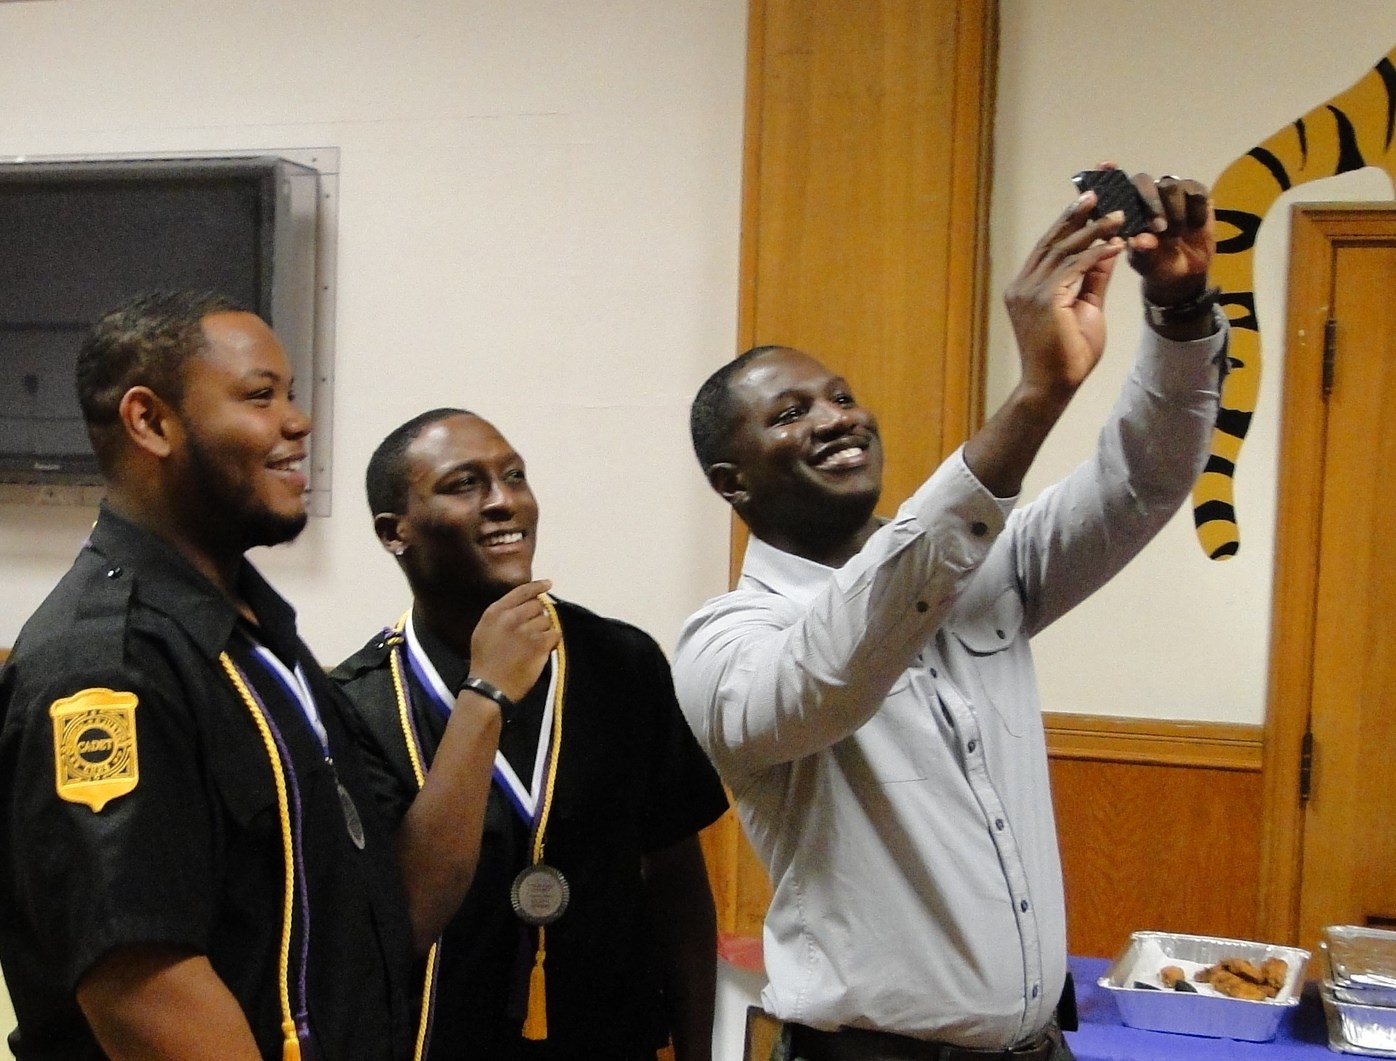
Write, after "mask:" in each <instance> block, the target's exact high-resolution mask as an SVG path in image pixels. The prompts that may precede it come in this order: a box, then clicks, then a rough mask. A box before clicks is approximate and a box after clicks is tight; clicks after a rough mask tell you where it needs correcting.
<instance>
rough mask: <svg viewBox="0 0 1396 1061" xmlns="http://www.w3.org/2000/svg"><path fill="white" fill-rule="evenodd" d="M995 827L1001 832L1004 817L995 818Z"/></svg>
mask: <svg viewBox="0 0 1396 1061" xmlns="http://www.w3.org/2000/svg"><path fill="white" fill-rule="evenodd" d="M994 828H995V829H998V830H999V831H1000V832H1001V831H1002V830H1003V819H1002V818H995V819H994Z"/></svg>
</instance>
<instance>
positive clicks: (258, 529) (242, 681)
mask: <svg viewBox="0 0 1396 1061" xmlns="http://www.w3.org/2000/svg"><path fill="white" fill-rule="evenodd" d="M291 384H292V381H291V378H290V372H289V368H288V364H287V358H286V355H285V352H284V351H283V350H282V348H281V346H280V344H279V343H278V342H277V340H276V337H275V335H273V334H272V332H271V330H270V329H269V328H268V327H267V326H266V324H264V323H263V322H262V321H261V320H260V319H259V318H257V317H256V316H254V315H252V314H250V313H246V312H243V311H242V310H240V309H239V308H238V307H236V306H235V305H233V304H232V303H230V302H228V301H227V300H225V299H222V298H219V297H218V296H195V295H188V294H171V295H157V296H149V297H145V298H142V299H138V300H136V301H134V302H133V303H131V304H129V305H128V306H126V307H124V308H123V309H121V310H118V311H115V312H113V313H111V314H108V315H107V316H106V317H104V318H103V319H102V320H101V321H99V322H98V324H97V325H96V326H95V328H94V329H93V331H92V333H91V334H90V335H89V337H88V338H87V339H86V341H85V342H84V344H83V347H82V350H81V352H80V354H79V359H78V392H79V397H80V400H81V402H82V407H83V413H84V417H85V419H86V421H87V425H88V430H89V434H90V437H91V439H92V443H93V448H94V451H95V453H96V455H97V458H98V461H99V463H100V465H101V468H102V471H103V475H104V478H105V479H106V483H107V498H106V501H105V502H104V504H103V505H102V509H101V512H100V514H99V516H98V519H97V522H96V524H95V526H94V527H93V529H92V533H91V536H90V538H89V539H88V541H87V542H86V543H84V546H83V549H82V551H81V553H80V555H79V556H78V558H77V560H76V561H75V562H74V564H73V567H72V569H71V570H70V571H69V572H68V574H67V575H65V576H64V578H63V579H62V581H61V582H60V583H59V585H58V586H57V587H56V588H55V589H54V591H53V592H52V593H51V594H50V596H49V597H48V599H47V600H46V601H45V602H44V603H43V605H41V606H40V608H39V610H38V611H37V612H36V613H35V614H34V616H33V617H32V618H31V619H30V621H29V622H28V623H27V624H26V625H25V627H24V629H23V631H21V633H20V636H19V639H18V641H17V643H16V645H15V649H14V653H13V654H12V656H11V657H10V660H9V662H8V663H7V664H6V666H5V667H4V669H3V671H2V672H0V962H2V963H3V966H4V972H5V977H6V981H7V984H8V986H9V989H10V992H11V995H12V999H13V1002H14V1006H15V1012H16V1014H17V1016H18V1018H19V1027H18V1029H17V1030H16V1032H15V1033H14V1034H13V1035H12V1036H11V1037H10V1046H11V1048H12V1049H13V1050H14V1052H15V1054H16V1055H17V1056H18V1057H19V1058H21V1059H28V1058H63V1059H65V1061H67V1059H74V1058H97V1057H102V1056H103V1055H106V1056H110V1057H114V1058H126V1057H141V1058H166V1057H168V1058H182V1059H187V1058H218V1059H221V1061H226V1059H229V1058H255V1057H259V1056H261V1057H269V1058H270V1057H282V1056H284V1057H286V1058H294V1057H302V1056H304V1057H318V1058H321V1059H324V1061H330V1059H339V1058H383V1059H389V1058H401V1057H405V1056H407V1054H408V1053H409V1052H410V1049H411V1044H412V1035H413V1016H412V1012H411V1007H410V1003H409V1001H408V998H409V996H410V994H411V993H412V991H413V990H414V987H413V986H412V984H411V977H412V965H413V952H414V950H416V951H418V952H420V951H424V950H425V949H426V944H427V943H429V941H430V940H431V939H433V938H434V937H435V936H436V934H437V933H438V932H439V931H440V927H441V925H442V924H443V923H444V921H445V918H446V916H448V915H449V913H450V911H452V910H454V909H455V907H456V906H457V905H458V903H459V901H460V897H461V895H462V894H463V893H464V889H465V887H466V885H467V884H468V881H469V877H470V874H471V872H472V871H473V866H474V857H475V853H476V852H475V850H474V848H473V847H472V846H471V844H470V842H469V841H468V840H464V839H462V840H459V841H457V840H455V838H454V836H453V834H452V832H451V830H449V829H443V828H442V823H443V822H445V821H452V820H454V819H455V817H456V816H457V815H458V813H459V808H460V807H461V806H462V805H463V804H465V805H468V804H469V801H470V799H471V798H472V796H473V793H474V788H475V786H474V785H473V777H472V775H473V773H474V772H477V771H478V770H481V769H484V770H488V764H489V761H490V757H491V756H492V755H493V748H494V745H495V742H496V741H497V734H498V730H499V726H500V720H499V712H498V708H497V706H496V705H495V703H494V702H493V701H491V700H489V699H488V698H485V697H481V696H479V695H478V694H473V693H469V692H467V693H464V694H463V695H462V696H461V703H459V704H457V710H456V712H455V717H454V719H453V723H452V727H451V729H450V731H449V732H448V733H447V735H446V739H445V740H444V741H443V745H442V747H443V753H442V754H441V755H439V756H438V760H437V762H438V769H437V770H433V771H432V774H431V776H430V777H429V778H428V780H427V785H426V787H425V788H424V789H423V792H422V795H421V797H420V798H419V799H418V800H417V801H416V802H415V803H414V804H413V807H412V809H411V812H410V813H409V814H408V815H407V816H406V817H405V818H404V820H403V822H402V825H401V828H399V829H398V830H397V834H396V835H395V836H394V835H390V833H389V831H388V829H387V828H386V827H385V825H384V824H383V819H382V817H381V815H380V814H378V813H377V812H376V808H375V807H374V806H373V803H372V795H371V789H370V787H369V782H368V780H367V777H366V773H365V769H364V766H363V764H362V763H361V761H360V757H359V755H358V752H357V749H356V746H355V745H356V741H355V739H354V738H353V737H352V736H351V735H350V732H349V730H348V728H347V725H348V723H349V722H350V716H349V714H348V712H347V711H345V709H344V705H343V701H342V698H341V697H340V696H339V694H338V692H337V690H336V689H335V687H334V686H333V684H332V683H330V682H328V681H327V679H326V678H325V677H324V675H323V674H322V672H321V669H320V667H319V666H318V665H317V664H316V663H315V660H314V659H313V658H312V656H311V654H310V652H309V651H308V650H307V649H306V647H305V646H304V645H303V644H302V643H301V642H300V640H299V638H298V637H297V634H296V628H295V613H294V612H293V611H292V609H291V608H290V606H289V605H288V604H287V603H286V602H285V601H283V600H282V599H281V598H280V597H279V596H278V595H277V594H276V593H275V591H273V590H272V589H271V587H270V586H268V585H267V583H266V582H265V581H263V580H262V578H261V577H260V575H258V573H257V572H256V570H255V569H254V568H253V567H252V566H251V565H250V564H249V563H248V562H247V561H246V560H245V559H244V557H243V552H244V551H245V550H246V549H248V548H250V547H251V546H254V545H271V544H276V543H278V542H283V541H288V540H290V539H291V538H293V537H295V536H296V534H297V533H298V532H299V531H300V529H301V528H302V527H303V526H304V524H305V521H306V513H305V506H304V501H303V496H302V495H303V492H304V490H305V485H306V482H305V478H304V474H303V473H302V472H301V470H300V464H301V462H302V461H303V460H304V457H305V449H304V439H305V437H306V435H307V433H308V432H309V430H310V423H309V421H308V420H307V418H306V417H305V415H304V414H303V413H302V412H301V411H300V410H299V409H298V408H297V407H296V405H295V403H294V400H293V398H292V395H291ZM542 588H543V587H542V586H541V585H536V584H535V585H534V586H532V587H524V588H522V589H521V590H520V592H519V594H518V595H516V596H513V597H509V598H506V599H504V600H501V602H500V607H499V608H498V609H496V610H495V611H493V612H492V613H491V614H490V615H489V616H487V621H486V622H482V624H481V628H482V631H483V633H482V635H481V642H480V646H479V650H478V651H477V652H476V653H475V659H476V662H477V667H478V670H477V673H478V674H480V675H481V676H482V677H485V678H486V679H487V680H489V681H491V682H492V683H494V684H496V685H498V686H499V687H500V688H502V689H517V690H518V691H519V692H520V693H522V691H523V690H526V689H527V688H529V687H530V686H531V685H532V684H533V682H534V681H535V680H536V678H537V675H538V673H539V671H540V670H541V668H542V666H543V665H544V663H545V662H546V659H547V654H548V652H549V651H550V650H551V648H552V645H553V643H554V642H555V641H556V635H555V633H554V632H553V631H552V629H551V625H550V623H549V621H548V618H547V614H546V612H545V611H544V609H543V606H542V604H541V602H540V601H539V600H538V599H537V597H538V594H539V592H541V590H542ZM530 590H531V592H532V597H531V598H530V597H529V596H528V594H529V592H530ZM457 720H458V721H457ZM394 845H395V846H396V848H397V853H398V857H400V858H401V859H403V860H404V862H405V863H406V864H408V865H411V866H413V867H414V868H415V867H418V866H420V867H423V868H424V870H425V872H421V873H418V874H416V876H415V877H414V879H413V881H412V888H411V890H410V892H409V894H407V895H406V896H404V890H403V887H402V883H401V880H400V875H399V872H398V868H397V866H396V864H395V861H394ZM417 941H421V942H420V945H417V946H414V943H417Z"/></svg>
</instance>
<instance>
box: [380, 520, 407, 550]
mask: <svg viewBox="0 0 1396 1061" xmlns="http://www.w3.org/2000/svg"><path fill="white" fill-rule="evenodd" d="M373 533H374V534H376V535H378V542H379V544H380V545H382V546H383V548H384V549H386V550H388V552H390V553H392V554H393V555H394V556H396V557H399V558H400V557H401V556H402V554H403V553H405V552H407V540H406V539H405V538H403V536H402V517H401V516H399V515H398V514H397V513H396V512H378V513H376V514H375V515H374V517H373Z"/></svg>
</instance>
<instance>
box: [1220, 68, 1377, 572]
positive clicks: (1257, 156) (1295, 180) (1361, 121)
mask: <svg viewBox="0 0 1396 1061" xmlns="http://www.w3.org/2000/svg"><path fill="white" fill-rule="evenodd" d="M1393 143H1396V48H1392V49H1391V50H1390V51H1389V52H1388V53H1387V54H1386V55H1385V56H1383V57H1382V58H1381V59H1379V60H1378V61H1377V63H1376V64H1375V65H1374V66H1373V67H1372V68H1371V69H1370V70H1368V71H1367V73H1366V74H1364V75H1363V76H1362V77H1361V78H1359V79H1358V80H1357V81H1355V82H1354V83H1353V84H1352V85H1351V86H1349V87H1348V88H1347V89H1345V90H1344V91H1342V92H1340V93H1339V94H1338V95H1336V96H1334V97H1333V98H1332V99H1329V100H1325V101H1324V102H1323V103H1320V104H1318V105H1317V106H1315V107H1313V108H1312V109H1310V110H1309V111H1308V112H1307V113H1305V114H1303V115H1301V116H1300V117H1299V118H1297V119H1295V120H1294V121H1292V122H1290V123H1289V124H1287V125H1284V126H1281V127H1280V128H1279V129H1278V130H1276V131H1275V132H1274V133H1273V134H1272V135H1271V136H1270V137H1268V138H1267V139H1265V140H1263V141H1262V142H1261V143H1259V144H1256V145H1255V146H1254V147H1252V148H1251V149H1250V150H1248V151H1247V152H1246V153H1245V154H1243V155H1241V156H1240V157H1238V158H1237V159H1235V160H1234V161H1233V162H1231V163H1230V164H1229V165H1228V166H1227V167H1226V169H1224V170H1223V171H1222V173H1221V175H1220V176H1219V177H1218V178H1217V179H1216V180H1215V181H1214V182H1213V186H1212V202H1213V206H1214V209H1215V212H1216V219H1217V255H1216V257H1215V258H1214V259H1213V262H1212V281H1213V283H1215V284H1217V286H1218V287H1220V288H1221V298H1220V305H1221V306H1222V309H1223V310H1224V311H1225V312H1226V315H1227V318H1228V320H1229V321H1230V322H1231V327H1232V332H1231V343H1230V349H1229V350H1228V351H1227V352H1226V355H1225V356H1226V366H1225V367H1226V368H1227V371H1226V373H1225V375H1224V377H1223V380H1222V390H1221V404H1220V407H1219V408H1218V410H1217V418H1216V423H1215V425H1214V427H1213V431H1212V444H1211V451H1210V453H1209V456H1208V460H1207V465H1206V468H1205V469H1204V471H1203V473H1202V474H1201V475H1200V476H1199V477H1198V480H1197V484H1196V485H1195V486H1194V488H1193V494H1192V502H1193V522H1194V523H1195V524H1196V528H1197V537H1198V541H1199V543H1200V544H1201V545H1202V549H1203V552H1205V553H1206V554H1207V555H1208V556H1209V557H1211V558H1212V559H1214V560H1225V559H1228V558H1230V557H1232V556H1235V555H1236V553H1237V551H1238V550H1239V549H1240V540H1241V536H1240V528H1239V526H1238V524H1237V521H1236V509H1235V474H1236V465H1237V462H1238V459H1239V457H1240V451H1241V447H1242V445H1243V443H1244V441H1245V438H1246V434H1247V432H1248V431H1249V430H1250V426H1251V423H1252V420H1253V415H1254V412H1255V406H1256V400H1257V397H1258V396H1259V392H1260V377H1261V367H1262V366H1261V356H1260V337H1261V328H1260V318H1259V316H1258V314H1257V312H1256V303H1255V260H1254V259H1255V246H1256V240H1257V238H1258V237H1259V234H1260V228H1261V226H1262V225H1263V224H1264V222H1265V216H1266V214H1267V213H1268V212H1269V210H1270V208H1271V207H1272V206H1273V205H1274V204H1275V201H1276V200H1277V199H1279V197H1280V196H1281V195H1283V194H1285V193H1286V192H1288V191H1290V190H1291V189H1293V188H1296V187H1299V186H1301V185H1304V184H1307V183H1309V182H1310V181H1315V180H1320V179H1322V178H1324V177H1332V176H1337V175H1338V174H1342V173H1351V172H1353V171H1354V170H1359V169H1363V168H1365V167H1367V166H1379V167H1380V168H1381V169H1383V170H1384V171H1385V172H1386V174H1387V176H1388V177H1389V178H1390V179H1391V180H1392V181H1393V182H1396V152H1393Z"/></svg>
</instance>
